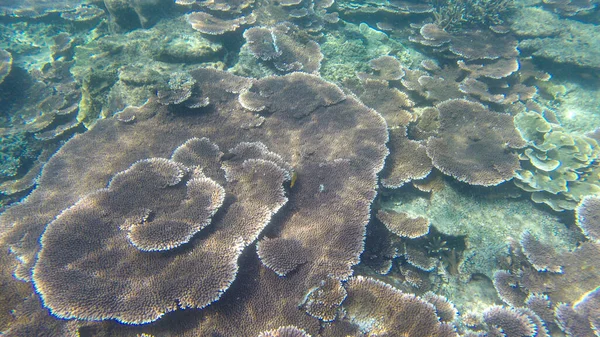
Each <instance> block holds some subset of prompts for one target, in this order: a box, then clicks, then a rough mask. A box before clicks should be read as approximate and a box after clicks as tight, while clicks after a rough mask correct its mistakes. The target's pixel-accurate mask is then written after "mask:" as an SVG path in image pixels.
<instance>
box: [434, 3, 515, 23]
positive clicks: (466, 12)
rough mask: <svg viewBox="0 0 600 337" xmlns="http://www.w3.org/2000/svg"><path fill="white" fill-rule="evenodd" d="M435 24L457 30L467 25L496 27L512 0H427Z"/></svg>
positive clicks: (511, 4) (501, 20)
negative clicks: (431, 6)
mask: <svg viewBox="0 0 600 337" xmlns="http://www.w3.org/2000/svg"><path fill="white" fill-rule="evenodd" d="M429 2H430V3H431V4H432V5H433V7H434V11H433V15H434V17H435V22H436V24H438V25H440V26H441V27H443V28H444V29H448V30H458V29H460V28H461V27H463V26H467V25H497V24H501V23H503V19H502V16H503V15H504V14H505V13H506V12H508V11H509V10H510V8H511V7H512V6H514V0H499V1H497V0H429Z"/></svg>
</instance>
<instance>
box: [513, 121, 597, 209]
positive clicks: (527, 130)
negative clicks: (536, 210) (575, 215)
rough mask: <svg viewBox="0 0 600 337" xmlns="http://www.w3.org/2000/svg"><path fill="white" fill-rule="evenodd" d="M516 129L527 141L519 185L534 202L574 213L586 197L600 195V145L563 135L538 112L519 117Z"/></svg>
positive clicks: (581, 138)
mask: <svg viewBox="0 0 600 337" xmlns="http://www.w3.org/2000/svg"><path fill="white" fill-rule="evenodd" d="M515 126H516V127H517V129H518V130H519V132H520V134H521V136H522V137H523V138H524V139H525V140H526V141H527V144H528V147H527V148H526V149H524V151H523V152H522V153H521V154H520V159H521V162H522V164H523V169H520V170H517V171H516V173H515V178H516V179H515V184H516V185H517V186H519V187H520V188H522V189H524V190H525V191H528V192H532V195H531V199H532V200H533V201H534V202H537V203H545V204H547V205H548V206H550V207H552V209H554V210H555V211H563V210H572V209H574V208H575V207H576V206H577V204H578V203H579V201H580V200H582V198H583V197H585V196H587V195H591V194H595V193H597V192H600V181H599V180H598V168H597V165H596V164H595V160H596V159H597V158H598V155H599V154H600V147H599V146H598V143H597V142H596V141H595V140H594V139H592V138H590V137H587V136H584V135H581V134H577V133H569V132H565V131H563V129H562V127H560V126H559V125H556V124H551V123H548V122H547V121H546V120H545V119H544V117H543V116H541V115H540V114H538V113H536V112H521V113H520V114H518V115H517V116H515Z"/></svg>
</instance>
